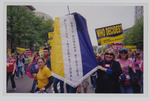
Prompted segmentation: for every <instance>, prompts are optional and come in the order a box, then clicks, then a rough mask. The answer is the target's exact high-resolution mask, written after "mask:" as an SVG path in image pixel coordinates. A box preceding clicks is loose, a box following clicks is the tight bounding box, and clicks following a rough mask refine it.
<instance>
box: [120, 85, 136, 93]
mask: <svg viewBox="0 0 150 101" xmlns="http://www.w3.org/2000/svg"><path fill="white" fill-rule="evenodd" d="M120 89H121V93H134V90H133V87H132V86H129V87H125V88H124V87H122V85H121V88H120Z"/></svg>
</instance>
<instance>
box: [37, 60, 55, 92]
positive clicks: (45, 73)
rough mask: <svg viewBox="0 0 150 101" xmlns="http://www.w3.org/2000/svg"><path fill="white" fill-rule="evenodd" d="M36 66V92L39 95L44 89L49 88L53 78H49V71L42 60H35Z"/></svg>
mask: <svg viewBox="0 0 150 101" xmlns="http://www.w3.org/2000/svg"><path fill="white" fill-rule="evenodd" d="M37 65H38V67H39V71H38V74H37V76H36V78H37V81H38V84H37V88H36V90H35V92H36V91H40V92H41V93H43V92H46V89H47V88H48V87H50V86H51V84H52V83H53V78H52V76H51V71H50V69H49V68H48V67H47V66H46V65H45V61H44V59H43V58H39V59H38V60H37Z"/></svg>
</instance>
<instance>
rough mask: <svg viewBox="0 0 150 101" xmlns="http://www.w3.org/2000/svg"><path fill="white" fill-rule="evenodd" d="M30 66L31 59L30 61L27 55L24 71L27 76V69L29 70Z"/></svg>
mask: <svg viewBox="0 0 150 101" xmlns="http://www.w3.org/2000/svg"><path fill="white" fill-rule="evenodd" d="M28 65H29V59H28V57H27V56H26V55H25V63H24V71H25V74H26V69H27V67H28Z"/></svg>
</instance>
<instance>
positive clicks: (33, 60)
mask: <svg viewBox="0 0 150 101" xmlns="http://www.w3.org/2000/svg"><path fill="white" fill-rule="evenodd" d="M38 58H39V52H38V51H35V52H34V54H33V56H32V60H31V63H34V62H36V60H37V59H38Z"/></svg>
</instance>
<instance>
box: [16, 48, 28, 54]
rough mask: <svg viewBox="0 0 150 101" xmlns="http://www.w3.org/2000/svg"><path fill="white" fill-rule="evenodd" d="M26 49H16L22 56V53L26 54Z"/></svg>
mask: <svg viewBox="0 0 150 101" xmlns="http://www.w3.org/2000/svg"><path fill="white" fill-rule="evenodd" d="M25 50H26V49H25V48H21V47H16V51H17V53H20V54H22V53H24V52H25Z"/></svg>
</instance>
